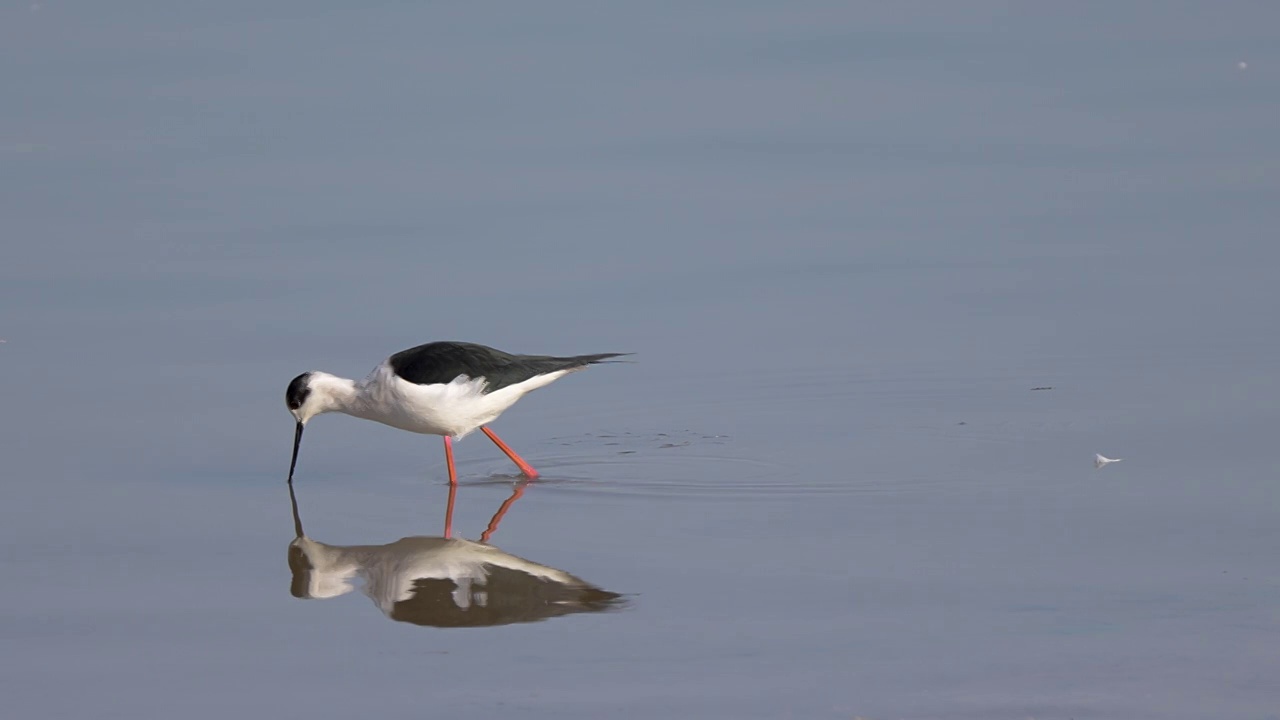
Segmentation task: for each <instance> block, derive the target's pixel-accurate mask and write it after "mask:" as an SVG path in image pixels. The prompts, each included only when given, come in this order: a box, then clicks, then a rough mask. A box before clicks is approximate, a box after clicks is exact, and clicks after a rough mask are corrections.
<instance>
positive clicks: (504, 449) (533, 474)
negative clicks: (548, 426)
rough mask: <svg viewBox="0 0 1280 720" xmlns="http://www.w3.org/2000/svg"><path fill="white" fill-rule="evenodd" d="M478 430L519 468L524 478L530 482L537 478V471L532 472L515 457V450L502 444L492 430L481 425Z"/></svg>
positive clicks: (526, 464)
mask: <svg viewBox="0 0 1280 720" xmlns="http://www.w3.org/2000/svg"><path fill="white" fill-rule="evenodd" d="M480 429H481V430H483V431H484V434H485V435H488V436H489V439H490V440H492V441H493V444H494V445H497V446H498V449H499V450H501V451H502V452H504V453H506V454H507V457H509V458H511V462H513V463H515V464H516V467H518V468H520V472H522V473H524V474H525V477H528V478H529V479H531V480H532V479H535V478H537V477H538V471H537V470H534V469H533V466H532V465H530V464H529V463H527V462H525V461H524V458H522V457H520V456H519V455H517V454H516V451H515V450H512V449H511V448H509V447H507V444H506V443H504V442H502V438H500V437H498V436H497V435H495V434H494V433H493V431H492V430H490V429H489V428H487V427H485V426H484V425H481V426H480Z"/></svg>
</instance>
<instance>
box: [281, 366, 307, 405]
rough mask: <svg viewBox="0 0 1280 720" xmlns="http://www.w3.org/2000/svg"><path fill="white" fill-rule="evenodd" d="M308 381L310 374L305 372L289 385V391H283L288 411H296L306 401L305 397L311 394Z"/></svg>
mask: <svg viewBox="0 0 1280 720" xmlns="http://www.w3.org/2000/svg"><path fill="white" fill-rule="evenodd" d="M310 379H311V373H309V372H305V373H302V374H301V375H299V376H298V377H296V378H294V379H293V382H291V383H289V389H288V390H285V391H284V402H285V404H286V405H288V406H289V409H290V410H297V409H298V408H300V407H302V403H304V402H306V401H307V396H308V395H310V394H311V386H310V385H309V384H308V381H309V380H310Z"/></svg>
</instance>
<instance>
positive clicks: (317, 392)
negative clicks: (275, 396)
mask: <svg viewBox="0 0 1280 720" xmlns="http://www.w3.org/2000/svg"><path fill="white" fill-rule="evenodd" d="M350 384H351V383H350V382H343V381H342V379H341V378H338V377H334V376H333V375H330V374H329V373H322V372H305V373H302V374H301V375H299V376H298V377H296V378H294V379H293V380H292V381H291V382H290V383H289V388H288V389H287V390H285V391H284V404H285V406H286V407H288V408H289V412H290V413H292V414H293V419H294V420H297V421H298V424H299V425H306V424H307V421H308V420H310V419H311V418H313V417H315V416H316V415H320V414H321V413H327V412H332V411H334V410H336V409H338V407H339V405H340V402H339V400H340V398H341V397H344V396H345V395H346V394H349V393H347V392H344V391H349V389H350V388H349V387H347V386H349V385H350Z"/></svg>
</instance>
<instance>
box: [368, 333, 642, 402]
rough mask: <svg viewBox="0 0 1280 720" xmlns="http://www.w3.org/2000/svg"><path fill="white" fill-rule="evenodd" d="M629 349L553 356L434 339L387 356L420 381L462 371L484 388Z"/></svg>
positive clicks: (400, 372) (442, 379)
mask: <svg viewBox="0 0 1280 720" xmlns="http://www.w3.org/2000/svg"><path fill="white" fill-rule="evenodd" d="M626 354H628V353H598V354H596V355H575V356H573V357H553V356H550V355H513V354H511V353H505V352H502V351H501V350H495V349H493V348H491V347H485V346H484V345H477V344H475V343H465V342H450V341H444V342H433V343H427V344H426V345H419V346H418V347H415V348H409V349H408V350H401V351H400V352H398V353H396V354H395V355H392V356H391V357H390V359H388V361H387V362H388V363H389V364H390V365H391V371H392V372H394V373H395V374H396V376H397V377H399V378H401V379H403V380H407V381H409V382H411V383H414V384H417V385H436V384H443V383H450V382H453V381H454V380H455V379H457V378H458V377H459V376H461V375H466V376H467V377H469V378H473V379H474V378H484V379H485V380H486V381H487V383H488V384H487V386H486V387H485V392H492V391H494V390H500V389H502V388H504V387H507V386H508V385H515V384H517V383H522V382H524V381H525V380H528V379H529V378H532V377H536V376H538V375H545V374H547V373H551V372H555V371H557V370H576V369H578V368H584V367H586V366H588V365H592V364H594V363H598V362H600V361H602V360H608V359H609V358H613V357H618V356H620V355H626Z"/></svg>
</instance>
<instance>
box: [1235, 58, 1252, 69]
mask: <svg viewBox="0 0 1280 720" xmlns="http://www.w3.org/2000/svg"><path fill="white" fill-rule="evenodd" d="M1236 67H1238V68H1240V69H1241V70H1248V69H1249V63H1247V62H1245V61H1243V60H1241V61H1240V62H1238V63H1236Z"/></svg>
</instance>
